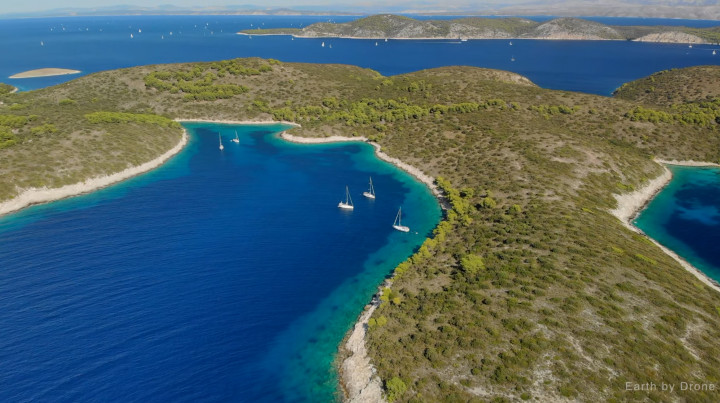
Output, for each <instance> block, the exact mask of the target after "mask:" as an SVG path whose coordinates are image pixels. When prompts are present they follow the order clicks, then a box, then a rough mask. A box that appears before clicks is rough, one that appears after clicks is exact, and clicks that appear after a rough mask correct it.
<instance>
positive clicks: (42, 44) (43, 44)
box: [40, 41, 715, 54]
mask: <svg viewBox="0 0 720 403" xmlns="http://www.w3.org/2000/svg"><path fill="white" fill-rule="evenodd" d="M40 46H45V42H43V41H40ZM713 54H715V51H714V50H713Z"/></svg>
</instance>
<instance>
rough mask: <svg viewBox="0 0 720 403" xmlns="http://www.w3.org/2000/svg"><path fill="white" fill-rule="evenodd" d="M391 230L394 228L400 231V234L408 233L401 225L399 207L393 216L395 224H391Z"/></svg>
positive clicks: (400, 210) (406, 228)
mask: <svg viewBox="0 0 720 403" xmlns="http://www.w3.org/2000/svg"><path fill="white" fill-rule="evenodd" d="M393 228H395V229H396V230H398V231H402V232H410V228H408V227H406V226H404V225H402V207H400V209H399V210H398V213H397V215H396V216H395V222H394V223H393Z"/></svg>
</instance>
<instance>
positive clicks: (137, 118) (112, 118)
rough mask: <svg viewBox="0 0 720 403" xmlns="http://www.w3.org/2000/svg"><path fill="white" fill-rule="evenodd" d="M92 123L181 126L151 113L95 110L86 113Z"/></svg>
mask: <svg viewBox="0 0 720 403" xmlns="http://www.w3.org/2000/svg"><path fill="white" fill-rule="evenodd" d="M85 118H86V119H87V120H88V121H89V122H90V123H129V122H133V123H149V124H153V125H158V126H162V127H175V128H180V123H178V122H176V121H174V120H172V119H168V118H166V117H163V116H158V115H152V114H149V113H122V112H93V113H88V114H87V115H85Z"/></svg>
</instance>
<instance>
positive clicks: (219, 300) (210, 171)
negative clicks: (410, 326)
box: [0, 123, 440, 402]
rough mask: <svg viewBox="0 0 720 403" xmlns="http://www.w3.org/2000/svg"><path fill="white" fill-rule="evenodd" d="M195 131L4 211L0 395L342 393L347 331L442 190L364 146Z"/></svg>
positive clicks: (209, 397) (150, 397) (314, 397)
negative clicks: (74, 191) (129, 164)
mask: <svg viewBox="0 0 720 403" xmlns="http://www.w3.org/2000/svg"><path fill="white" fill-rule="evenodd" d="M186 127H187V128H188V129H189V132H190V133H191V139H190V142H189V144H188V146H187V147H186V148H185V149H184V150H183V151H182V152H181V153H180V154H178V155H177V156H176V157H174V158H173V159H171V160H170V161H169V162H167V163H166V164H165V165H163V166H162V167H160V168H158V169H156V170H154V171H152V172H150V173H147V174H144V175H141V176H138V177H135V178H133V179H130V180H128V181H126V182H123V183H121V184H118V185H115V186H112V187H108V188H105V189H102V190H100V191H97V192H93V193H90V194H87V195H83V196H79V197H75V198H70V199H66V200H62V201H58V202H55V203H50V204H45V205H40V206H34V207H31V208H28V209H25V210H23V211H21V212H19V213H18V214H14V215H10V216H7V217H4V218H3V219H2V220H0V262H1V263H2V265H1V267H2V270H0V324H2V327H3V337H2V338H0V367H2V368H3V371H2V372H0V400H2V401H24V400H40V401H43V400H52V401H77V400H83V401H87V400H95V401H108V400H111V401H116V400H122V401H197V400H202V401H293V402H294V401H308V402H317V401H332V400H334V399H335V398H336V393H337V376H336V373H335V371H334V368H333V365H332V363H333V360H334V357H335V354H336V352H337V348H338V345H339V343H340V341H341V339H342V337H343V336H344V334H345V332H346V331H347V330H348V329H349V328H350V327H351V325H352V324H353V322H354V320H355V319H356V318H357V316H358V315H359V313H360V312H361V311H362V309H363V306H364V305H365V304H366V303H367V302H368V301H369V300H370V297H371V296H372V294H373V293H374V292H375V290H376V287H377V286H378V285H379V284H380V283H381V282H382V280H383V279H384V278H385V276H387V275H388V274H389V273H390V272H391V270H392V269H393V268H394V267H395V266H396V265H397V264H398V263H399V262H401V261H402V260H404V259H405V258H407V257H408V256H409V255H410V254H412V252H413V251H414V250H415V249H416V248H417V247H418V246H419V245H420V244H421V243H422V242H423V240H424V239H425V237H426V236H427V235H428V234H429V233H430V231H431V230H432V228H434V226H435V225H436V224H437V222H438V220H439V219H440V209H439V207H438V205H437V202H436V200H435V199H434V197H433V196H432V195H431V194H430V192H429V190H428V189H427V188H426V187H425V186H424V185H423V184H421V183H419V182H417V181H415V180H414V179H413V178H412V177H410V176H409V175H407V174H406V173H404V172H402V171H400V170H399V169H397V168H396V167H394V166H392V165H389V164H387V163H385V162H383V161H380V160H378V159H377V158H375V157H374V153H373V149H372V147H371V146H369V145H367V144H359V143H341V144H326V145H300V144H291V143H287V142H285V141H283V140H281V139H279V138H278V137H277V132H278V131H281V130H283V129H284V128H285V127H284V126H282V125H269V126H231V125H220V124H200V123H193V124H187V125H186ZM235 130H237V131H238V133H239V137H240V140H241V141H240V143H239V144H235V143H232V142H230V138H232V137H234V133H235ZM218 133H220V134H221V135H222V136H223V138H224V144H225V149H224V151H222V152H221V151H220V150H219V149H218ZM369 176H372V178H373V182H374V184H375V189H376V192H377V195H378V197H377V199H376V200H374V201H372V200H368V199H366V198H364V197H362V192H363V191H364V190H365V189H366V187H367V182H368V177H369ZM346 185H347V186H349V188H350V191H351V195H352V197H353V199H354V202H355V210H354V211H352V212H346V211H341V210H339V209H338V208H337V203H338V202H339V201H340V199H341V198H343V197H344V191H345V186H346ZM400 205H402V207H403V213H404V214H403V216H404V220H403V223H404V224H406V225H408V226H410V227H411V229H412V232H411V233H400V232H397V231H394V230H393V229H392V223H393V220H394V218H395V214H396V212H397V209H398V207H399V206H400Z"/></svg>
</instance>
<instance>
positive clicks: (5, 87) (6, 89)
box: [0, 83, 15, 95]
mask: <svg viewBox="0 0 720 403" xmlns="http://www.w3.org/2000/svg"><path fill="white" fill-rule="evenodd" d="M14 90H15V87H13V86H12V85H10V84H5V83H0V95H4V94H9V93H11V92H13V91H14Z"/></svg>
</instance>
